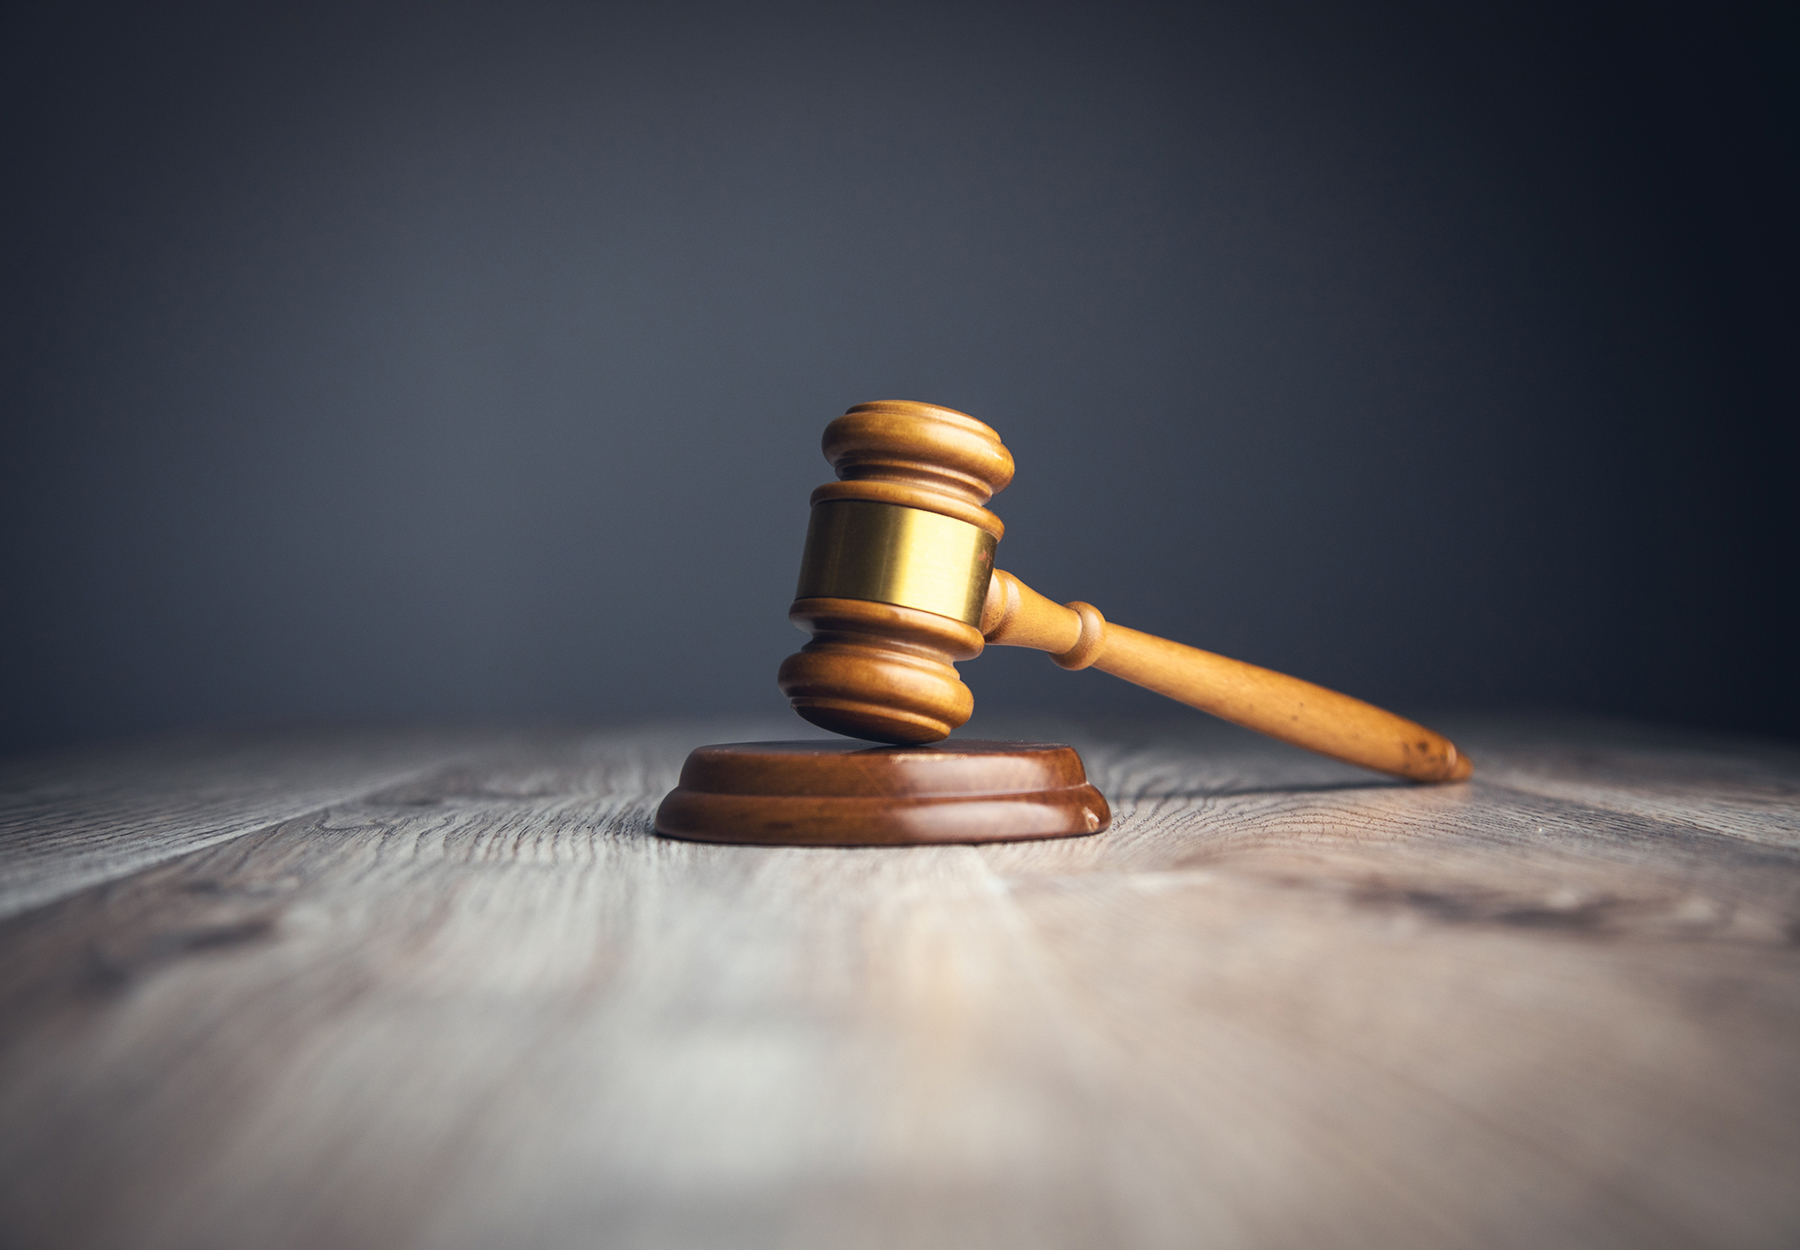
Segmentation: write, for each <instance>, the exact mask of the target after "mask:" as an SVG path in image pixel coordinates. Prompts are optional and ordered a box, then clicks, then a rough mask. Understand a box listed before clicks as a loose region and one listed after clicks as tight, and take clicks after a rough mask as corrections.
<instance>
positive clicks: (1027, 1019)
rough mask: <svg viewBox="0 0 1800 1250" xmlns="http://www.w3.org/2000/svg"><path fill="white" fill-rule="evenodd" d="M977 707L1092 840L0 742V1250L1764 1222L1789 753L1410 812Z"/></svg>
mask: <svg viewBox="0 0 1800 1250" xmlns="http://www.w3.org/2000/svg"><path fill="white" fill-rule="evenodd" d="M978 724H979V726H980V728H981V730H982V732H983V733H985V734H987V735H988V736H991V737H1008V736H1028V737H1033V738H1052V739H1059V740H1066V741H1070V742H1073V743H1074V744H1075V745H1077V746H1078V747H1079V748H1080V749H1081V752H1082V755H1083V758H1084V759H1085V761H1086V763H1087V766H1088V771H1089V775H1090V776H1091V777H1092V779H1093V780H1094V781H1095V782H1096V783H1097V784H1098V785H1099V787H1100V788H1101V790H1102V791H1104V792H1105V793H1106V795H1107V797H1108V798H1109V799H1110V800H1111V801H1112V803H1113V809H1114V822H1113V825H1112V827H1111V829H1109V830H1108V831H1106V832H1104V833H1101V834H1099V835H1097V836H1095V837H1089V838H1068V839H1062V840H1058V841H1048V842H1018V843H1005V844H996V845H990V846H983V847H967V846H943V847H920V848H913V849H885V848H861V849H855V850H838V849H831V848H782V849H769V848H763V847H745V846H722V845H709V844H704V843H688V842H676V841H669V840H666V839H660V838H657V837H655V836H653V835H652V833H651V832H650V821H651V814H652V811H653V810H654V807H655V804H656V803H657V801H658V800H659V799H660V798H661V797H662V795H663V794H664V793H666V792H667V791H668V790H669V789H670V788H671V787H672V786H673V785H674V784H675V781H676V772H677V769H678V768H679V766H680V763H681V761H682V759H683V757H684V756H685V755H686V753H687V752H688V751H689V750H690V749H691V748H692V747H694V746H695V745H697V744H699V743H702V742H709V741H722V740H741V739H755V738H758V737H773V736H780V735H782V734H785V733H791V727H788V726H783V725H782V724H780V723H779V722H770V723H764V724H755V723H749V724H720V723H712V724H702V725H692V726H670V725H663V726H660V727H645V728H630V727H625V728H620V729H618V730H616V731H612V732H608V733H593V734H586V733H579V732H573V731H564V730H559V731H555V732H545V733H543V734H537V735H533V734H526V733H515V734H510V735H501V736H493V735H490V736H487V737H485V738H483V737H480V736H476V737H474V738H461V739H448V738H443V737H434V738H430V739H425V738H420V737H416V736H409V735H405V734H395V735H390V736H388V737H387V738H386V739H385V740H376V739H371V738H370V737H368V736H366V735H365V736H362V737H359V738H344V739H341V740H339V739H334V738H333V737H332V736H329V735H327V736H322V737H320V736H315V737H313V738H311V739H302V738H288V739H285V740H283V742H284V744H283V745H280V746H271V745H270V744H269V743H268V742H266V741H265V742H261V743H259V742H256V741H248V740H246V741H238V742H231V741H228V740H220V739H210V740H208V739H190V740H185V741H180V742H165V743H158V744H150V745H149V746H144V747H134V748H118V749H114V750H102V751H94V752H88V753H85V754H82V755H79V756H57V757H51V758H47V759H43V760H39V761H23V762H20V763H17V764H13V765H10V766H7V767H5V768H4V769H0V796H4V801H5V802H7V803H9V804H12V805H13V810H14V812H15V814H16V815H18V819H16V820H14V821H13V822H12V823H11V824H10V825H9V826H8V831H7V832H6V833H5V835H4V840H0V862H3V863H4V864H6V865H8V866H10V865H12V864H15V863H17V862H19V857H20V856H21V855H28V856H29V858H30V863H31V864H32V865H33V871H32V873H31V875H30V876H29V878H19V877H4V878H0V880H4V881H9V882H11V881H22V880H28V882H29V884H28V886H27V887H22V888H26V889H27V890H28V892H27V894H26V895H24V896H23V898H22V901H15V900H14V896H10V895H7V894H5V892H4V890H0V903H12V905H13V906H14V914H12V916H11V918H10V919H8V920H6V921H4V922H3V923H0V1241H4V1242H5V1244H7V1245H19V1246H33V1247H35V1246H57V1247H132V1248H134V1250H137V1248H145V1250H156V1248H159V1247H184V1248H207V1247H234V1248H235V1247H243V1246H257V1247H266V1248H268V1250H286V1248H298V1247H317V1246H332V1247H343V1248H344V1250H363V1248H365V1247H367V1248H374V1247H382V1248H384V1250H386V1248H389V1247H438V1248H443V1250H461V1248H464V1247H467V1248H469V1250H476V1248H481V1250H485V1248H487V1247H493V1246H508V1247H539V1248H545V1247H571V1248H573V1247H591V1246H607V1247H733V1248H736V1247H765V1246H767V1247H775V1246H781V1247H801V1248H810V1247H832V1248H837V1247H845V1246H884V1247H903V1248H905V1247H943V1246H955V1247H987V1246H994V1247H1021V1248H1030V1250H1078V1248H1079V1250H1085V1248H1087V1247H1094V1246H1106V1247H1128V1248H1129V1247H1170V1248H1177V1247H1178V1248H1180V1250H1193V1248H1201V1250H1205V1248H1209V1247H1257V1248H1259V1250H1261V1248H1270V1247H1274V1248H1285V1247H1293V1248H1296V1250H1300V1248H1305V1250H1316V1248H1319V1247H1348V1246H1357V1247H1384V1248H1387V1247H1432V1248H1436V1247H1444V1246H1457V1247H1478V1248H1484V1250H1485V1248H1489V1247H1493V1248H1498V1247H1518V1248H1520V1250H1524V1248H1527V1247H1529V1248H1532V1250H1536V1248H1539V1247H1545V1246H1580V1247H1584V1248H1585V1247H1597V1248H1601V1250H1608V1248H1617V1250H1645V1248H1651V1250H1655V1248H1661V1247H1684V1248H1685V1247H1695V1246H1715V1247H1785V1246H1791V1245H1794V1244H1800V1188H1797V1187H1796V1186H1795V1183H1794V1178H1795V1177H1796V1175H1800V1044H1797V1041H1800V944H1797V938H1800V807H1797V799H1800V753H1797V752H1796V751H1794V750H1793V749H1790V748H1786V747H1776V746H1772V745H1767V744H1757V743H1754V742H1745V741H1733V740H1728V739H1720V738H1709V737H1703V736H1695V735H1685V734H1676V733H1664V732H1658V731H1650V730H1642V729H1635V728H1632V727H1629V726H1618V725H1597V724H1573V723H1557V722H1548V721H1486V722H1476V721H1464V722H1456V723H1454V724H1452V725H1451V726H1450V727H1451V728H1452V729H1453V730H1454V731H1455V733H1456V735H1457V737H1458V739H1459V741H1463V742H1466V743H1467V744H1468V746H1469V748H1470V750H1471V752H1472V753H1475V754H1477V755H1478V756H1479V758H1480V759H1481V761H1482V769H1481V771H1480V772H1479V773H1478V774H1477V775H1476V776H1475V777H1474V778H1473V779H1472V780H1471V781H1470V782H1469V783H1468V784H1466V785H1458V786H1448V787H1420V786H1409V785H1403V784H1396V783H1390V782H1387V781H1383V780H1377V779H1373V778H1371V777H1370V776H1369V775H1368V774H1366V773H1361V772H1357V771H1356V770H1354V769H1351V768H1348V767H1346V766H1344V765H1341V764H1338V763H1334V762H1332V761H1330V760H1326V759H1323V758H1319V757H1316V756H1311V755H1305V754H1302V753H1299V752H1295V751H1292V750H1290V749H1288V748H1285V747H1282V746H1280V745H1278V744H1274V743H1271V742H1268V741H1267V740H1265V739H1260V738H1256V737H1253V736H1251V735H1246V734H1242V733H1240V732H1239V731H1236V730H1231V729H1228V728H1223V727H1214V728H1211V729H1205V728H1203V723H1202V722H1198V721H1197V720H1196V719H1192V718H1190V719H1186V720H1183V721H1178V722H1171V723H1168V724H1161V725H1136V724H1130V723H1125V724H1120V725H1117V726H1114V727H1113V728H1111V729H1105V730H1103V729H1099V728H1095V727H1092V726H1089V727H1083V726H1080V725H1072V724H1068V723H1054V722H1052V723H1025V724H1018V725H1006V724H997V723H995V722H994V721H993V719H992V718H991V717H984V718H983V719H982V720H981V721H980V722H978ZM287 753H291V754H292V756H293V758H295V759H297V760H306V761H312V762H309V763H306V764H305V766H304V767H289V768H288V770H287V771H284V767H283V765H282V764H281V762H280V757H281V756H282V755H283V754H287ZM358 756H361V757H366V758H367V759H368V760H369V761H370V763H371V765H372V766H373V767H372V771H370V772H368V773H366V774H364V775H363V776H362V777H361V778H360V779H358V778H357V777H356V776H355V775H354V773H353V770H352V769H351V768H350V766H349V764H350V762H352V761H353V760H354V758H356V757H358ZM152 759H153V760H155V761H156V764H155V766H154V767H151V766H149V765H147V764H145V761H148V760H152ZM256 759H260V760H261V761H262V763H261V764H260V765H256V766H255V767H251V766H250V765H248V764H247V763H246V761H251V760H256ZM258 768H260V770H261V772H262V780H261V782H260V783H259V782H258V779H257V777H256V775H255V773H256V771H257V769H258ZM390 768H392V769H394V770H396V771H393V772H384V771H383V770H386V769H390ZM215 783H219V784H215ZM178 791H179V792H178ZM102 793H104V795H105V796H106V797H105V802H104V803H103V804H102V803H96V802H87V801H84V800H83V799H82V798H81V797H80V796H82V795H98V794H102ZM134 795H135V796H136V799H135V801H134ZM28 804H29V805H35V806H34V807H33V809H32V810H34V811H36V812H37V813H38V814H37V815H31V814H29V813H26V814H20V813H23V812H24V809H25V807H26V805H28ZM234 807H235V809H236V815H235V816H234V814H233V811H232V810H231V809H233V808H234ZM190 821H191V822H194V828H195V829H196V830H198V831H199V832H198V833H197V838H198V841H197V842H196V841H192V840H190V838H189V833H188V829H187V826H188V824H189V822H190ZM108 838H112V839H114V840H115V841H116V844H117V845H116V850H117V852H118V853H116V854H110V855H108V856H106V857H103V858H100V859H96V858H95V857H94V855H93V854H92V848H93V847H94V846H95V845H97V844H98V843H99V842H101V841H103V840H105V839H108ZM134 847H135V848H136V849H137V851H138V852H139V853H138V854H136V855H133V854H127V853H126V852H127V851H129V850H131V848H134ZM59 865H60V866H61V867H60V869H59Z"/></svg>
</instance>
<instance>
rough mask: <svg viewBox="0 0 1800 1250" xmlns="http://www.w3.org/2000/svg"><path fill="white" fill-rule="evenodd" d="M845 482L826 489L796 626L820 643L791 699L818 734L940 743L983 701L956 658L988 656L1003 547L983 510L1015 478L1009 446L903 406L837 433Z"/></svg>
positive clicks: (786, 669)
mask: <svg viewBox="0 0 1800 1250" xmlns="http://www.w3.org/2000/svg"><path fill="white" fill-rule="evenodd" d="M824 447H825V458H826V459H827V460H829V461H830V462H831V465H832V467H833V468H834V469H836V470H837V475H838V477H839V479H840V480H839V481H836V482H829V483H827V484H826V485H824V486H821V487H819V489H817V490H815V491H814V492H813V496H812V520H811V523H810V524H809V525H808V527H807V531H806V554H805V556H804V557H803V558H802V559H801V562H800V586H799V589H798V590H797V591H796V592H795V598H794V605H793V607H791V608H790V609H789V610H788V619H789V620H791V621H793V622H794V624H796V625H798V626H799V627H800V628H801V629H803V630H806V631H808V632H809V633H811V634H812V641H811V642H809V643H807V644H806V646H805V647H803V648H802V649H801V650H800V651H799V652H798V653H797V654H794V655H791V656H789V657H788V658H787V660H786V661H785V662H784V663H783V664H782V666H781V672H780V675H779V677H778V680H779V682H780V683H781V691H782V693H783V694H785V695H787V696H788V698H789V699H790V700H792V701H793V705H794V710H795V711H796V712H798V713H800V715H801V716H803V717H805V718H806V719H807V720H809V721H811V722H812V723H813V724H815V725H820V726H822V727H824V728H826V729H830V730H832V731H834V732H836V733H841V734H846V735H848V736H850V737H852V738H867V739H869V740H871V741H874V742H892V743H921V742H936V741H937V740H938V739H940V738H943V737H946V736H948V734H949V733H950V731H951V730H952V729H955V728H956V727H957V726H958V725H961V724H962V723H963V722H964V721H966V720H968V719H969V714H970V713H971V712H973V711H974V710H975V699H974V696H973V695H971V694H970V693H969V688H968V687H967V686H965V685H963V683H962V679H961V678H960V677H958V676H957V672H956V669H955V667H954V666H953V663H952V662H953V661H955V660H968V659H973V658H974V657H975V656H977V655H980V654H981V648H982V637H981V630H980V628H979V627H978V626H979V622H980V620H981V609H982V604H983V602H984V601H985V599H986V598H987V590H988V581H989V578H990V577H991V575H992V574H993V571H994V547H995V544H997V543H998V542H999V541H1000V536H1001V535H1002V534H1003V533H1005V530H1006V527H1005V526H1004V525H1002V524H1001V522H1000V518H999V517H997V516H995V515H994V514H993V513H992V512H989V511H988V510H987V509H986V508H985V507H983V506H982V505H983V504H985V503H987V501H988V500H989V499H990V498H991V497H992V496H993V495H994V494H995V492H997V491H1000V490H1003V489H1005V487H1006V484H1007V483H1008V482H1010V481H1011V480H1012V475H1013V458H1012V453H1011V452H1009V451H1007V450H1006V448H1005V446H1003V445H1002V444H1001V442H1000V436H999V435H998V434H996V433H994V431H993V430H991V429H989V428H988V427H987V426H985V425H983V424H982V423H981V422H979V421H977V420H976V419H975V418H973V417H971V416H967V415H966V414H964V413H960V412H957V411H955V410H954V409H951V408H939V407H937V406H935V405H933V404H917V403H908V402H902V401H897V400H891V401H886V402H882V403H874V404H858V405H857V406H856V407H854V408H852V409H850V411H849V412H846V413H845V414H844V415H843V416H841V417H839V418H838V419H837V420H836V421H833V422H832V423H831V424H830V425H829V426H827V427H826V428H825V439H824Z"/></svg>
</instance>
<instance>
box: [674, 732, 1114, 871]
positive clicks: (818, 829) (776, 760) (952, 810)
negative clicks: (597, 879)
mask: <svg viewBox="0 0 1800 1250" xmlns="http://www.w3.org/2000/svg"><path fill="white" fill-rule="evenodd" d="M1111 822H1112V811H1111V809H1109V808H1108V807H1107V805H1106V800H1105V798H1103V797H1102V796H1101V794H1100V792H1099V791H1098V790H1096V789H1094V787H1093V786H1091V785H1089V784H1088V779H1087V772H1086V770H1085V769H1083V768H1082V766H1081V757H1080V756H1079V755H1077V754H1076V753H1075V748H1073V747H1066V746H1061V745H1059V744H1057V743H1052V742H981V741H958V742H938V743H933V744H932V745H930V746H911V747H872V746H870V745H869V744H868V743H866V742H851V741H838V742H832V741H828V740H826V741H815V742H734V743H728V744H725V745H721V746H710V747H699V748H697V749H696V750H695V751H693V752H692V753H691V754H690V755H689V756H688V758H687V763H686V764H684V765H683V766H682V769H681V784H680V785H678V786H676V787H675V789H673V790H671V791H670V792H669V794H668V796H667V797H666V798H664V799H663V801H662V806H661V807H659V808H658V809H657V812H656V831H657V832H658V833H661V834H664V835H666V836H668V837H672V838H687V839H690V840H693V841H700V842H739V843H759V844H763V845H769V846H921V845H925V844H929V843H937V842H1010V841H1018V840H1022V839H1027V838H1067V837H1073V836H1077V835H1080V834H1088V833H1098V832H1099V831H1100V830H1102V829H1104V828H1106V827H1107V825H1108V824H1110V823H1111Z"/></svg>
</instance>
